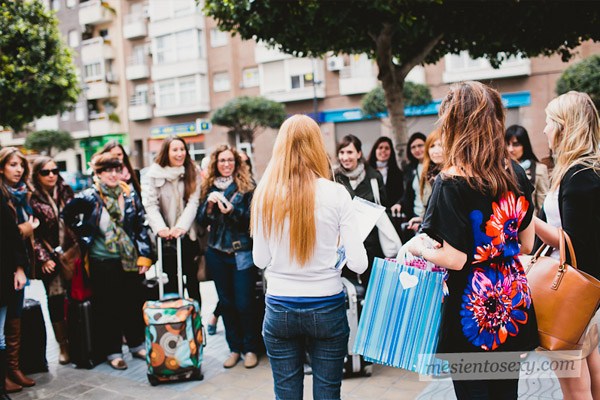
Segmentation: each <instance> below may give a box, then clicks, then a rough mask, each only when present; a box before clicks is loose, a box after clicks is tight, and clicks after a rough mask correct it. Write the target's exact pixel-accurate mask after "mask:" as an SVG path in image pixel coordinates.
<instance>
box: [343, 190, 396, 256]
mask: <svg viewBox="0 0 600 400" xmlns="http://www.w3.org/2000/svg"><path fill="white" fill-rule="evenodd" d="M352 208H353V212H354V215H355V216H356V220H357V222H358V226H357V229H358V234H359V236H360V239H361V240H362V241H363V242H364V241H365V239H366V238H367V236H369V233H371V231H372V230H373V228H374V227H375V224H376V223H377V220H378V219H379V218H380V217H381V216H382V215H383V213H384V212H385V207H383V206H380V205H379V204H375V203H373V202H370V201H368V200H365V199H363V198H360V197H358V196H354V199H353V200H352ZM337 253H338V258H337V262H336V264H335V267H336V268H342V267H343V266H344V265H346V261H347V260H346V251H345V249H344V246H343V243H342V245H341V246H340V247H339V248H338V250H337Z"/></svg>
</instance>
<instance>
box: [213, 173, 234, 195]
mask: <svg viewBox="0 0 600 400" xmlns="http://www.w3.org/2000/svg"><path fill="white" fill-rule="evenodd" d="M232 182H233V175H231V176H228V177H224V176H218V177H216V178H215V181H214V182H213V184H214V185H215V187H216V188H217V189H219V190H220V191H223V190H225V189H227V188H228V187H229V185H231V183H232Z"/></svg>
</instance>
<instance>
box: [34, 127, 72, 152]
mask: <svg viewBox="0 0 600 400" xmlns="http://www.w3.org/2000/svg"><path fill="white" fill-rule="evenodd" d="M74 147H75V142H74V141H73V137H72V136H71V134H70V133H69V132H65V131H54V130H43V131H36V132H33V133H30V134H29V135H27V137H26V138H25V148H27V149H31V150H35V151H37V152H39V153H45V154H46V155H49V156H51V157H52V156H53V155H54V154H53V152H52V150H53V149H56V150H58V151H64V150H67V149H72V148H74Z"/></svg>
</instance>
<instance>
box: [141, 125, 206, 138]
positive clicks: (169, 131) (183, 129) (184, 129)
mask: <svg viewBox="0 0 600 400" xmlns="http://www.w3.org/2000/svg"><path fill="white" fill-rule="evenodd" d="M196 134H197V132H196V123H195V122H186V123H183V124H173V125H163V126H153V127H152V128H150V136H151V137H152V138H157V139H160V138H164V137H167V136H171V135H177V136H195V135H196Z"/></svg>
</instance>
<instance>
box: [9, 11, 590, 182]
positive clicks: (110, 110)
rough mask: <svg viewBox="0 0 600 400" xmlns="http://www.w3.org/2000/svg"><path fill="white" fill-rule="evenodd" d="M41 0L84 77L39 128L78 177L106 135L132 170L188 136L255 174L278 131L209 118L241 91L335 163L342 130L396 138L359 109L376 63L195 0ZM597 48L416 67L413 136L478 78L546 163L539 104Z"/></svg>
mask: <svg viewBox="0 0 600 400" xmlns="http://www.w3.org/2000/svg"><path fill="white" fill-rule="evenodd" d="M47 2H48V5H49V7H51V8H52V9H53V10H55V11H56V13H57V16H58V18H59V21H60V29H61V32H62V34H63V36H64V38H65V41H66V42H67V43H68V44H69V45H70V46H71V47H72V48H73V50H74V52H75V54H76V57H75V62H76V65H77V68H78V70H79V71H80V77H81V80H82V89H83V90H82V94H81V97H80V99H79V101H78V103H77V104H76V106H75V108H74V110H73V111H71V112H68V113H65V114H63V115H61V116H59V117H58V118H54V119H52V118H50V119H48V120H47V121H42V122H44V123H45V124H48V121H51V122H50V125H51V126H53V125H56V126H58V128H60V129H64V130H67V131H69V132H71V133H72V134H73V136H74V137H75V138H76V139H77V140H78V146H77V149H76V150H74V151H71V152H65V153H61V154H59V156H58V159H59V161H61V162H63V164H61V165H62V167H64V168H66V169H71V170H72V169H74V168H75V169H80V170H82V169H83V170H84V169H85V168H86V162H87V161H89V157H90V156H91V155H92V154H93V153H94V152H95V151H97V150H98V149H99V148H100V147H102V146H103V145H104V144H105V143H106V142H108V141H110V140H118V141H119V142H121V143H123V145H124V146H125V147H126V148H128V149H129V150H130V157H131V159H132V162H133V163H134V165H135V166H136V167H138V168H143V167H145V166H148V165H150V163H151V162H152V160H153V158H154V157H155V155H156V153H157V152H158V151H159V149H160V145H161V143H162V139H163V138H164V137H166V136H167V135H172V134H177V135H181V136H184V137H185V138H186V141H187V142H188V144H189V146H190V151H191V154H192V157H193V158H194V159H195V160H196V161H199V160H200V159H201V158H202V157H204V156H205V155H206V154H208V153H209V152H210V149H211V148H212V147H214V146H215V145H216V144H219V143H223V142H229V143H230V144H235V145H237V146H238V147H241V148H243V149H245V150H246V151H248V152H253V154H252V158H253V161H254V162H255V164H256V167H257V171H258V174H259V175H260V173H261V171H262V170H263V169H264V167H265V166H266V163H267V162H268V160H269V157H270V154H271V149H272V144H273V142H274V138H275V135H276V132H275V131H274V130H266V131H265V132H264V133H261V134H260V135H258V136H257V137H256V138H255V142H254V146H250V145H249V144H247V143H240V142H239V138H236V137H233V136H231V135H229V134H228V133H227V130H226V128H224V127H219V126H212V125H211V124H210V122H209V121H210V117H211V115H212V113H214V112H215V110H217V109H218V108H220V107H221V106H223V105H224V104H225V103H226V102H227V101H229V100H231V99H233V98H236V97H239V96H256V95H261V96H264V97H267V98H269V99H272V100H275V101H278V102H281V103H283V104H285V107H286V110H287V112H288V114H294V113H305V114H308V115H311V116H313V117H314V118H315V119H316V120H317V121H318V122H319V123H320V125H321V129H322V132H323V135H324V139H325V142H326V145H327V147H328V151H329V152H330V153H331V154H332V156H335V154H334V153H335V144H336V143H337V142H338V141H339V139H340V138H341V137H343V136H344V135H346V134H348V133H352V134H355V135H356V136H358V137H359V138H361V140H362V141H363V144H364V150H365V153H367V152H368V151H369V150H370V147H371V145H372V143H373V142H374V141H375V140H376V138H377V137H378V136H380V135H391V128H390V124H389V122H388V121H386V119H385V118H384V119H382V120H379V119H368V118H365V117H364V116H363V115H362V113H361V112H360V101H361V98H362V96H363V95H364V94H365V93H367V92H368V91H370V90H371V89H373V88H374V87H375V86H376V85H378V80H377V67H376V64H375V63H374V62H373V61H372V60H369V59H368V57H367V56H366V55H360V54H359V55H329V56H326V57H323V58H322V59H310V58H297V57H293V56H291V55H288V54H283V53H281V52H278V51H276V50H273V49H269V48H267V47H266V46H264V45H263V44H261V43H256V42H255V41H252V40H250V41H243V40H241V39H240V38H239V36H232V35H230V34H229V33H227V32H221V31H219V29H218V27H217V26H216V23H215V21H214V20H212V19H211V18H208V17H206V16H204V15H203V14H202V12H201V10H200V8H199V7H198V6H197V4H196V2H195V0H169V1H165V0H87V1H83V0H47ZM598 52H600V44H594V43H591V42H589V43H585V44H583V45H582V46H581V47H580V48H579V49H578V54H577V56H576V57H575V58H574V59H573V60H572V61H571V62H570V63H563V62H562V61H561V60H560V59H559V57H558V56H553V57H538V58H533V59H524V58H513V59H510V60H508V61H507V62H505V63H504V64H503V65H502V67H501V68H499V69H493V68H491V67H490V65H489V63H488V62H487V61H485V60H481V59H479V60H473V59H471V58H470V57H469V56H468V54H467V53H461V54H460V55H448V56H446V57H444V58H443V59H442V60H440V61H439V62H438V63H436V64H434V65H427V66H424V67H423V66H419V67H416V68H414V69H413V71H411V73H410V75H409V77H408V78H407V79H408V80H411V81H414V82H418V83H423V84H427V85H428V86H429V87H430V88H431V92H432V95H433V98H434V102H432V103H431V104H429V105H426V106H422V107H416V108H415V107H409V108H407V110H406V114H407V116H408V128H409V133H413V132H415V131H421V132H424V133H428V132H430V131H431V130H433V127H434V124H435V121H436V119H437V107H438V105H439V101H440V99H441V98H442V97H443V96H444V94H445V93H446V91H447V89H448V87H449V85H450V84H452V83H453V82H458V81H461V80H465V79H476V80H481V81H483V82H485V83H488V84H491V85H492V86H494V87H496V88H497V89H498V90H499V91H500V93H501V94H502V95H503V100H504V102H505V105H506V107H507V125H508V124H512V123H520V124H522V125H524V126H525V127H526V128H527V129H528V130H529V131H530V134H531V138H532V143H533V146H534V149H535V151H536V152H537V154H538V156H540V157H541V158H543V157H546V156H547V155H548V148H547V144H546V142H545V138H544V137H543V135H541V131H542V129H543V126H544V112H543V109H544V107H545V105H546V104H547V103H548V102H549V101H550V100H551V99H552V98H553V97H554V96H555V93H554V88H555V82H556V80H557V79H558V77H559V76H560V74H561V73H562V71H564V69H565V68H566V67H567V66H568V65H570V64H572V63H573V62H576V61H578V60H581V59H583V58H585V57H587V56H589V55H591V54H594V53H598ZM38 123H39V121H38ZM15 137H16V138H17V139H19V137H18V136H15ZM19 140H21V141H22V140H23V138H22V137H20V139H19ZM365 155H366V154H365Z"/></svg>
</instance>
